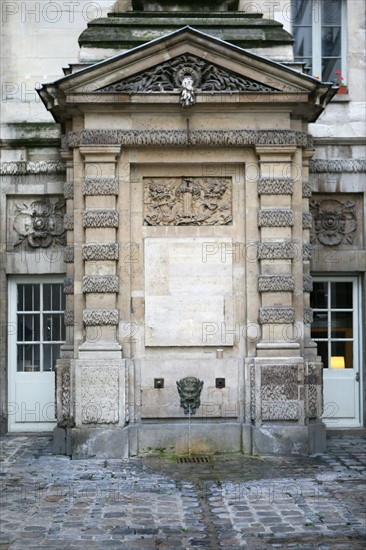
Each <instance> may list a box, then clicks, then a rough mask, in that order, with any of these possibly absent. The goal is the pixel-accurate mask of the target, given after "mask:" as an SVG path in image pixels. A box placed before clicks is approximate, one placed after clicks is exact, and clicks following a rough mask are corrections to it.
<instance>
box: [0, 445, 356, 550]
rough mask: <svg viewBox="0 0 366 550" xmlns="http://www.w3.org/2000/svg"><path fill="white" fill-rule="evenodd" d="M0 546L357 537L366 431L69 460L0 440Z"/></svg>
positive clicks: (340, 542)
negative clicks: (321, 441)
mask: <svg viewBox="0 0 366 550" xmlns="http://www.w3.org/2000/svg"><path fill="white" fill-rule="evenodd" d="M1 450H2V468H1V538H0V548H1V549H4V550H5V549H12V550H18V549H19V550H27V549H28V548H29V549H30V548H40V549H42V548H49V549H57V550H58V549H60V550H61V549H62V550H65V549H76V548H78V549H84V548H85V549H87V550H89V549H90V550H92V549H95V548H96V549H99V548H100V549H105V550H107V549H109V548H111V549H126V550H129V549H131V550H132V549H135V548H141V549H174V550H175V549H191V548H207V549H209V550H215V549H221V548H228V549H236V548H243V547H245V548H247V549H249V550H252V549H253V550H255V549H265V548H268V549H269V548H295V549H299V548H300V549H303V550H306V549H310V548H317V549H321V550H326V549H329V550H334V549H336V550H338V549H345V550H349V549H354V548H356V549H358V548H364V547H365V542H366V541H365V537H364V535H365V495H366V491H365V489H366V487H365V468H366V465H365V462H366V461H365V439H364V438H362V437H359V436H345V435H342V436H338V437H332V438H331V439H329V440H328V449H327V452H326V453H324V454H320V455H314V456H313V457H310V458H301V457H299V458H277V457H276V458H255V457H247V456H243V455H239V454H233V455H221V456H214V457H212V460H211V461H210V462H208V463H177V461H176V458H172V457H171V458H168V457H165V456H160V457H151V456H149V457H144V458H133V459H130V460H95V459H92V460H75V461H72V460H70V459H69V458H67V457H61V456H53V455H52V446H51V438H50V437H49V436H6V437H4V438H3V439H2V440H1Z"/></svg>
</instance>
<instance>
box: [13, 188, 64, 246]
mask: <svg viewBox="0 0 366 550" xmlns="http://www.w3.org/2000/svg"><path fill="white" fill-rule="evenodd" d="M7 209H8V212H9V215H8V220H9V224H8V243H12V244H13V246H14V248H15V249H16V248H17V247H18V246H19V245H20V244H21V245H22V247H25V248H28V249H30V250H32V249H36V248H48V247H50V246H57V245H65V244H66V230H65V226H64V216H65V200H64V199H63V198H62V199H59V198H49V197H47V198H43V197H41V198H38V199H29V198H22V197H17V198H16V199H15V200H13V199H10V200H9V203H8V208H7Z"/></svg>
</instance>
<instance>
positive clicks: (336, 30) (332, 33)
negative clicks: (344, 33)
mask: <svg viewBox="0 0 366 550" xmlns="http://www.w3.org/2000/svg"><path fill="white" fill-rule="evenodd" d="M340 55H341V29H340V27H323V28H322V56H323V57H328V56H332V57H338V56H340Z"/></svg>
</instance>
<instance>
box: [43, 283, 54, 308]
mask: <svg viewBox="0 0 366 550" xmlns="http://www.w3.org/2000/svg"><path fill="white" fill-rule="evenodd" d="M51 303H52V285H49V284H44V285H43V309H44V310H45V311H51V309H52V307H51Z"/></svg>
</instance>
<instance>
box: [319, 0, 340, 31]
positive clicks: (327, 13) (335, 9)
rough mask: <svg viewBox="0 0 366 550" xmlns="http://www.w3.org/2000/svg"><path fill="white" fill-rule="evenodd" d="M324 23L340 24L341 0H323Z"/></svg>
mask: <svg viewBox="0 0 366 550" xmlns="http://www.w3.org/2000/svg"><path fill="white" fill-rule="evenodd" d="M321 5H322V25H340V24H341V21H342V2H341V0H322V3H321Z"/></svg>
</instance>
